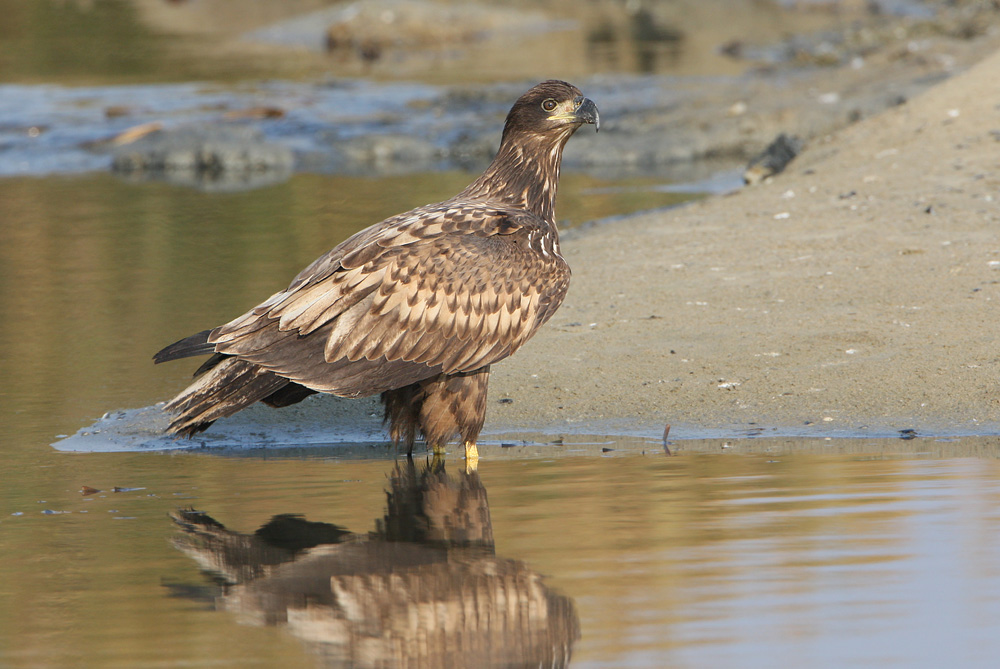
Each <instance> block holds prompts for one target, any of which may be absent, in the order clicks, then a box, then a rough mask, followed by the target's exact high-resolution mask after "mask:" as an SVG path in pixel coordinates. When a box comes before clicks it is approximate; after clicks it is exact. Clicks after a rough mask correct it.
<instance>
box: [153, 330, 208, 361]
mask: <svg viewBox="0 0 1000 669" xmlns="http://www.w3.org/2000/svg"><path fill="white" fill-rule="evenodd" d="M211 333H212V331H211V330H202V331H201V332H199V333H197V334H193V335H191V336H190V337H184V339H181V340H180V341H176V342H174V343H173V344H171V345H170V346H167V347H166V348H164V349H161V350H160V351H159V352H158V353H157V354H156V355H154V356H153V362H155V363H157V364H159V363H161V362H167V361H168V360H178V359H180V358H190V357H191V356H193V355H204V354H206V353H212V352H213V351H215V345H214V344H209V343H208V335H210V334H211Z"/></svg>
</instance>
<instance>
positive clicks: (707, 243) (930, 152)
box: [487, 53, 1000, 437]
mask: <svg viewBox="0 0 1000 669" xmlns="http://www.w3.org/2000/svg"><path fill="white" fill-rule="evenodd" d="M998 71H1000V53H998V54H995V55H993V56H991V57H989V58H987V59H985V60H984V61H983V62H981V63H979V64H978V65H976V66H974V67H973V68H971V69H970V70H969V71H967V72H965V73H963V74H960V75H957V76H955V77H954V78H952V79H949V80H948V81H946V82H944V83H942V84H939V85H937V86H936V87H934V88H932V89H930V90H929V91H927V92H925V93H923V94H922V95H920V96H918V97H916V98H914V99H912V100H911V101H909V102H907V103H905V104H903V105H901V106H899V107H895V108H893V109H890V110H888V111H886V112H883V113H882V114H880V115H877V116H874V117H871V118H868V119H866V120H864V121H861V122H860V123H858V124H855V125H853V126H850V127H848V128H846V129H844V130H842V131H840V132H837V133H835V134H833V135H831V136H829V137H826V138H823V139H822V140H819V141H814V142H813V143H812V145H811V146H809V147H808V148H807V150H806V151H805V152H804V153H803V154H802V155H800V156H799V157H798V158H797V159H796V161H795V162H794V163H792V164H791V165H790V167H789V169H788V170H786V172H785V173H783V174H780V175H778V176H777V177H775V178H773V180H772V181H771V182H770V183H765V184H762V185H759V186H755V187H751V188H747V189H744V190H741V191H739V192H737V193H734V194H732V195H728V196H720V197H715V198H711V199H709V200H706V201H702V202H699V203H697V204H694V205H690V206H687V207H684V208H681V209H677V210H673V211H667V212H654V213H648V214H644V215H637V216H634V217H631V218H627V219H624V220H616V221H614V222H612V223H606V224H603V225H601V224H598V225H594V226H591V227H590V228H588V229H586V230H583V231H580V232H578V233H576V234H569V235H566V238H565V240H564V243H563V252H564V255H565V256H566V258H567V259H568V261H569V263H570V265H571V266H572V267H573V272H574V274H573V284H572V287H571V289H570V294H569V296H568V298H567V300H566V302H565V304H564V306H563V307H562V309H561V310H560V311H559V312H558V313H557V314H556V315H555V317H554V318H553V320H552V321H551V322H550V323H549V325H548V326H546V327H545V328H543V329H542V331H541V332H540V333H539V335H537V336H536V338H535V339H534V340H533V341H532V342H530V343H529V344H528V345H526V346H525V348H524V349H522V350H521V351H520V352H519V353H518V354H517V355H515V356H514V357H512V358H511V359H509V360H507V361H505V362H503V363H501V364H499V365H497V366H495V368H494V369H495V372H494V375H493V379H492V383H491V396H490V403H489V413H488V417H487V431H488V432H492V433H498V432H503V431H506V430H524V429H533V430H543V431H550V430H571V431H578V432H590V433H599V432H614V431H616V430H617V431H619V432H621V433H637V432H638V433H646V434H656V433H658V432H659V431H662V429H663V426H664V425H665V424H671V425H673V431H672V433H671V436H672V437H683V436H684V435H685V434H689V435H695V434H697V435H708V434H726V433H733V432H735V433H746V432H747V431H749V432H750V433H755V432H757V431H760V430H763V431H764V432H766V433H768V434H795V435H835V434H840V435H864V434H871V435H873V436H874V435H889V434H894V433H895V432H896V431H898V430H904V429H914V430H917V431H918V432H919V433H921V434H955V435H960V434H970V433H976V434H983V433H992V432H996V431H997V430H998V429H1000V401H998V400H1000V388H998V376H1000V346H998V343H997V337H996V329H995V328H996V326H995V324H994V321H995V320H996V318H997V315H998V307H1000V239H998V234H997V229H998V228H997V226H998V225H1000V105H998V102H997V99H996V96H995V95H992V94H990V91H993V92H995V91H996V73H997V72H998ZM601 138H602V139H603V138H604V137H603V133H602V137H601ZM607 141H608V142H612V141H614V138H613V137H612V136H610V134H609V135H608V136H607ZM502 399H506V400H513V401H512V402H505V403H501V402H500V400H502ZM598 428H599V429H598Z"/></svg>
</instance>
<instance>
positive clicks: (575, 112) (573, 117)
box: [549, 95, 601, 131]
mask: <svg viewBox="0 0 1000 669" xmlns="http://www.w3.org/2000/svg"><path fill="white" fill-rule="evenodd" d="M549 118H550V119H552V120H553V121H571V122H573V123H593V124H594V127H595V129H596V130H597V131H600V129H601V115H600V113H598V111H597V105H595V104H594V101H593V100H591V99H590V98H585V97H583V96H582V95H580V96H577V97H576V99H574V100H573V103H572V105H567V108H564V109H560V110H559V111H557V112H556V113H554V114H552V115H551V116H549Z"/></svg>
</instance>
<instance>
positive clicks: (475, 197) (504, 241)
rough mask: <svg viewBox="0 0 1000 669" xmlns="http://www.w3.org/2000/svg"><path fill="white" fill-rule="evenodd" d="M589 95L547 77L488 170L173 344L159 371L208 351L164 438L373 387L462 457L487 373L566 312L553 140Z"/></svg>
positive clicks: (395, 414) (511, 119) (393, 432)
mask: <svg viewBox="0 0 1000 669" xmlns="http://www.w3.org/2000/svg"><path fill="white" fill-rule="evenodd" d="M588 123H589V124H593V125H594V126H595V127H596V128H597V129H600V115H599V113H598V110H597V106H596V105H595V104H594V102H593V101H592V100H590V99H589V98H586V97H584V96H583V94H582V93H581V92H580V90H579V89H577V88H576V87H575V86H573V85H571V84H569V83H566V82H564V81H556V80H550V81H545V82H542V83H540V84H538V85H537V86H534V87H533V88H531V89H530V90H528V91H527V92H526V93H525V94H524V95H522V96H521V97H520V98H518V100H517V102H515V103H514V106H513V107H512V108H511V110H510V112H509V113H508V114H507V119H506V121H505V123H504V128H503V134H502V136H501V140H500V148H499V150H498V151H497V154H496V157H495V158H494V159H493V161H492V162H491V163H490V165H489V167H487V168H486V171H485V172H483V174H482V175H481V176H480V177H479V178H478V179H476V180H475V181H473V182H472V183H471V184H470V185H469V186H468V187H467V188H465V190H463V191H462V192H460V193H459V194H458V195H456V196H454V197H453V198H451V199H449V200H445V201H443V202H438V203H436V204H429V205H426V206H423V207H418V208H417V209H413V210H411V211H408V212H405V213H402V214H398V215H396V216H393V217H391V218H387V219H385V220H384V221H382V222H381V223H376V224H375V225H373V226H371V227H369V228H366V229H364V230H362V231H360V232H358V233H356V234H354V235H353V236H351V237H350V238H348V239H347V240H345V241H344V242H342V243H341V244H339V245H338V246H337V247H336V248H334V249H333V250H332V251H330V252H329V253H326V254H325V255H323V256H321V257H320V258H318V259H317V260H315V261H314V262H313V263H312V264H310V265H309V266H308V267H306V268H305V269H304V270H302V272H300V273H299V274H298V276H296V277H295V278H294V279H293V280H292V282H291V284H289V286H288V288H286V289H285V290H282V291H280V292H278V293H275V294H274V295H272V296H271V297H269V298H268V299H266V300H264V301H263V302H261V303H260V304H259V305H257V306H255V307H254V308H253V309H251V310H249V311H247V312H246V313H245V314H243V315H242V316H239V317H238V318H236V319H234V320H232V321H230V322H228V323H226V324H225V325H220V326H219V327H216V328H214V329H211V330H204V331H202V332H198V333H197V334H193V335H191V336H189V337H186V338H184V339H181V340H180V341H178V342H175V343H173V344H171V345H170V346H167V347H166V348H164V349H162V350H161V351H160V352H158V353H157V354H156V355H155V356H154V358H153V359H154V361H155V362H157V363H161V362H165V361H168V360H176V359H178V358H186V357H190V356H196V355H205V354H210V357H209V358H208V359H207V360H206V361H205V362H204V363H203V364H202V365H201V366H200V367H199V368H198V369H197V370H196V371H195V375H194V376H195V379H194V381H193V382H192V383H191V385H190V386H188V387H187V388H186V389H185V390H183V391H181V393H180V394H178V395H177V397H175V398H174V399H172V400H171V401H170V402H168V403H167V405H166V407H165V409H166V411H168V412H170V413H172V414H173V416H172V420H171V422H170V425H169V427H168V428H167V431H168V432H169V433H172V434H176V435H182V436H193V435H194V434H197V433H198V432H200V431H202V430H205V429H206V428H208V427H209V426H210V425H211V424H212V423H213V422H214V421H216V420H217V419H219V418H223V417H225V416H230V415H232V414H234V413H236V412H237V411H240V410H241V409H244V408H245V407H247V406H249V405H251V404H253V403H255V402H258V401H262V402H264V403H265V404H268V405H270V406H272V407H284V406H288V405H290V404H294V403H296V402H299V401H301V400H302V399H304V398H306V397H307V396H309V395H311V394H313V393H329V394H332V395H337V396H340V397H365V396H369V395H375V394H381V400H382V404H383V407H384V411H385V421H386V422H387V423H388V425H389V435H390V437H391V439H392V441H393V443H394V444H395V445H396V447H397V448H399V447H400V445H401V444H402V445H405V446H406V449H407V455H408V456H409V455H412V452H413V445H414V441H415V440H416V438H417V435H418V433H419V434H420V435H422V436H423V438H424V439H425V441H426V443H427V445H428V446H429V447H430V448H431V450H432V451H433V452H434V453H436V454H441V453H444V449H445V447H446V445H447V444H448V442H450V441H451V440H452V439H453V438H455V437H456V436H459V437H460V438H461V439H462V442H463V443H464V445H465V452H466V458H468V459H470V460H474V459H476V458H478V451H477V448H476V440H477V439H478V437H479V433H480V431H481V430H482V428H483V423H484V420H485V416H486V393H487V384H488V382H489V375H490V366H491V365H492V364H493V363H495V362H498V361H500V360H503V359H504V358H506V357H507V356H509V355H511V354H513V353H514V352H515V351H517V350H518V349H519V348H521V346H522V345H524V343H525V342H526V341H528V339H530V338H531V337H532V335H534V334H535V332H537V331H538V328H539V327H541V326H542V324H544V323H545V322H546V321H547V320H549V318H551V317H552V314H553V313H554V312H555V311H556V309H558V308H559V305H560V304H562V301H563V298H564V297H565V295H566V290H567V288H568V287H569V280H570V269H569V266H568V265H567V264H566V261H565V260H564V259H563V257H562V255H561V253H560V249H559V232H558V229H557V227H556V221H555V201H556V189H557V186H558V184H559V170H560V166H561V163H562V154H563V147H565V145H566V142H567V140H569V138H570V137H571V136H572V135H573V133H574V132H576V130H577V129H579V128H580V127H581V126H583V125H584V124H588Z"/></svg>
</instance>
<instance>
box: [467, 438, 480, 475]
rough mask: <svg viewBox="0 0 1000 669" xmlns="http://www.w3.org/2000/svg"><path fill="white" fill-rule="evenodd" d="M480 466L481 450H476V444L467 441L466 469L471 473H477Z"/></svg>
mask: <svg viewBox="0 0 1000 669" xmlns="http://www.w3.org/2000/svg"><path fill="white" fill-rule="evenodd" d="M478 466H479V449H478V448H476V442H474V441H467V442H465V469H466V471H469V472H474V471H476V468H477V467H478Z"/></svg>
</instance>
